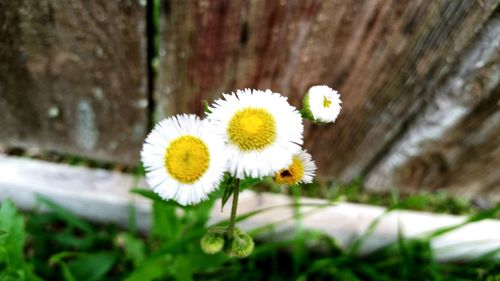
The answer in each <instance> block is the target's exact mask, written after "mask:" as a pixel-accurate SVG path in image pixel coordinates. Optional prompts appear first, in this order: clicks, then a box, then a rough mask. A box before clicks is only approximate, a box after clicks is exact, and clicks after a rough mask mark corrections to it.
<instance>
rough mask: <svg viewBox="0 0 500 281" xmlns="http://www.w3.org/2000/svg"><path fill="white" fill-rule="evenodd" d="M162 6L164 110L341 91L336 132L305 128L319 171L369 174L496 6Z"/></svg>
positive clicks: (445, 2) (463, 0)
mask: <svg viewBox="0 0 500 281" xmlns="http://www.w3.org/2000/svg"><path fill="white" fill-rule="evenodd" d="M240 2H241V1H222V0H221V1H201V0H200V1H165V2H163V6H162V11H161V25H160V36H161V40H160V41H161V43H160V45H161V46H160V47H161V50H160V69H159V79H158V81H157V91H156V98H157V99H158V105H159V111H160V115H167V114H173V113H176V112H184V111H188V112H198V113H200V112H201V111H202V105H201V100H202V99H208V100H210V99H212V98H213V97H216V96H219V95H220V93H221V92H228V91H231V90H233V89H235V88H243V87H253V88H271V89H273V90H275V91H277V92H282V93H284V94H286V95H287V96H289V97H290V99H291V102H292V103H294V104H295V105H297V106H299V105H300V100H301V98H302V95H303V93H304V92H305V90H306V89H307V88H308V87H309V86H311V85H313V84H319V83H321V84H323V83H324V84H328V85H331V86H333V87H334V88H336V89H340V92H341V93H342V96H343V100H344V104H343V111H342V113H341V115H340V117H339V119H338V121H337V122H336V124H334V125H327V126H321V127H312V126H311V127H309V126H308V128H306V129H307V130H306V147H307V148H308V149H309V150H310V151H311V152H312V154H313V157H314V158H315V159H316V160H317V162H318V164H319V174H320V175H323V176H334V177H336V178H338V179H341V180H351V179H353V178H354V177H356V176H358V175H365V174H367V173H368V172H369V171H370V170H371V169H372V168H373V167H374V166H375V164H376V163H377V162H378V161H379V160H380V159H381V157H382V156H383V155H384V154H385V153H386V152H387V150H388V149H389V147H390V146H391V145H392V144H393V142H394V141H395V140H397V139H399V137H400V136H401V134H402V132H404V131H405V128H406V127H407V125H408V124H410V123H411V122H412V121H413V120H414V119H415V116H416V115H417V114H418V113H419V112H422V108H425V103H426V101H427V99H429V98H431V97H432V96H433V95H434V94H435V92H436V89H438V88H439V87H441V86H442V84H443V83H444V81H446V79H447V77H448V76H449V75H450V74H451V73H453V71H454V68H455V67H456V66H457V61H459V59H460V58H461V57H462V56H463V54H464V52H465V50H466V49H467V48H468V47H469V46H470V45H471V44H472V41H473V39H474V37H475V35H476V34H477V32H478V31H480V30H481V29H482V27H483V25H484V24H485V23H486V22H487V21H488V19H489V18H490V15H491V14H492V13H493V11H494V10H495V9H497V7H498V4H499V1H498V0H491V1H468V0H459V1H457V0H442V1H423V0H419V1H385V0H384V1H382V0H378V1H375V0H374V1H307V0H302V1H259V0H254V1H243V2H241V3H240Z"/></svg>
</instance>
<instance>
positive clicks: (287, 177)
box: [274, 150, 316, 185]
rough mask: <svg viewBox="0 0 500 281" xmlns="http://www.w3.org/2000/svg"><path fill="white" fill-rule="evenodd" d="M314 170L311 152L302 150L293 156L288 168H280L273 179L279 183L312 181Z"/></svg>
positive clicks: (314, 165) (291, 183) (290, 183)
mask: <svg viewBox="0 0 500 281" xmlns="http://www.w3.org/2000/svg"><path fill="white" fill-rule="evenodd" d="M315 172H316V164H315V163H314V161H313V160H312V157H311V154H309V153H307V151H306V150H302V151H300V152H299V153H297V154H295V155H294V156H293V161H292V164H291V165H290V166H288V168H285V169H282V170H281V171H279V172H277V173H276V174H275V175H274V181H276V182H277V183H279V184H289V185H293V184H299V183H312V181H313V178H314V174H315Z"/></svg>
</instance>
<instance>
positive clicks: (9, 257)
mask: <svg viewBox="0 0 500 281" xmlns="http://www.w3.org/2000/svg"><path fill="white" fill-rule="evenodd" d="M0 228H1V229H3V230H4V231H5V232H6V233H5V234H4V235H2V236H0V248H3V249H4V254H2V255H0V261H3V262H5V263H6V264H7V266H8V267H12V268H20V267H21V266H22V264H23V247H24V241H25V236H26V234H25V232H24V221H23V218H22V217H21V216H20V215H19V214H18V213H17V210H16V208H15V206H14V204H13V203H12V202H11V201H5V202H4V203H2V205H1V207H0Z"/></svg>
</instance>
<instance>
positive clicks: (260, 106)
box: [208, 89, 304, 178]
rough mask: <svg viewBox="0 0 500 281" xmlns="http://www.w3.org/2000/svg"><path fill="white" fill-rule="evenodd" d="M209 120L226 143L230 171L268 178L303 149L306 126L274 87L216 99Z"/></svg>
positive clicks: (233, 173)
mask: <svg viewBox="0 0 500 281" xmlns="http://www.w3.org/2000/svg"><path fill="white" fill-rule="evenodd" d="M210 111H211V113H210V114H209V115H208V119H209V120H210V121H212V122H213V123H214V124H215V128H216V129H217V133H218V135H220V136H221V137H222V138H223V139H224V141H225V143H226V153H227V156H228V159H229V167H228V169H229V172H230V173H231V174H232V175H233V176H235V177H238V178H244V177H254V178H259V177H264V176H269V175H273V174H274V173H275V172H277V171H279V170H281V169H282V168H283V167H287V166H288V165H290V163H291V162H292V155H293V154H294V153H297V152H298V151H299V150H300V147H301V145H302V142H303V141H302V134H303V131H304V126H303V124H302V118H301V116H300V113H299V112H298V111H297V110H296V108H295V107H293V106H291V105H290V104H289V103H288V101H287V98H286V97H283V96H282V95H280V94H277V93H273V92H271V91H270V90H266V91H261V90H251V89H245V90H238V91H236V92H235V93H232V94H223V98H222V99H218V100H216V101H215V102H214V104H213V105H212V107H211V108H210Z"/></svg>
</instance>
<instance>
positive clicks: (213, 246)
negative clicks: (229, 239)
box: [200, 232, 224, 254]
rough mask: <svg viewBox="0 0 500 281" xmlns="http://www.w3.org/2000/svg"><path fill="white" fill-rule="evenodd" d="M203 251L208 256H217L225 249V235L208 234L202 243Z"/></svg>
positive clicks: (202, 239)
mask: <svg viewBox="0 0 500 281" xmlns="http://www.w3.org/2000/svg"><path fill="white" fill-rule="evenodd" d="M200 245H201V249H202V250H203V252H205V253H206V254H215V253H218V252H220V251H221V250H222V249H223V248H224V235H223V234H221V233H216V232H208V233H207V234H205V235H204V236H203V237H202V238H201V241H200Z"/></svg>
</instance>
